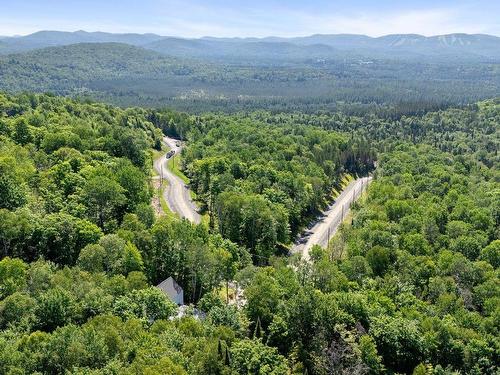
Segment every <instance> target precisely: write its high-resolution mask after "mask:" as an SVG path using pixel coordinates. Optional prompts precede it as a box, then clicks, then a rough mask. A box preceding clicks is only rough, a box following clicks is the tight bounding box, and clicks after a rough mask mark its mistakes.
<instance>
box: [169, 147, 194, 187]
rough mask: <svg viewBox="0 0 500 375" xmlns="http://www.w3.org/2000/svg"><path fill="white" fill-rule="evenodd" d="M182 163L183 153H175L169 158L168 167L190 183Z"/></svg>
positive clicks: (186, 182)
mask: <svg viewBox="0 0 500 375" xmlns="http://www.w3.org/2000/svg"><path fill="white" fill-rule="evenodd" d="M181 163H182V160H181V155H179V154H175V155H174V156H173V157H171V158H170V159H168V161H167V167H168V169H169V170H170V171H172V173H173V174H175V175H176V176H177V177H179V178H180V179H181V180H182V181H183V182H184V183H185V184H186V185H187V184H189V178H187V176H186V175H185V174H184V173H182V171H181V170H180V166H181Z"/></svg>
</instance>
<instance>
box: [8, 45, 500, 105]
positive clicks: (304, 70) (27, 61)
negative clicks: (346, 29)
mask: <svg viewBox="0 0 500 375" xmlns="http://www.w3.org/2000/svg"><path fill="white" fill-rule="evenodd" d="M190 42H191V41H190ZM158 43H162V41H159V42H158ZM192 43H195V44H197V43H208V42H207V41H204V42H199V41H192ZM220 43H222V42H220ZM224 43H229V45H230V46H231V45H233V43H231V42H224ZM276 44H277V45H278V46H280V49H284V50H285V51H288V52H287V53H285V56H282V58H281V59H278V60H276V59H273V58H269V57H261V58H258V57H256V56H253V55H251V54H250V55H248V54H247V55H241V54H240V55H238V54H236V55H235V57H234V58H226V57H224V59H223V60H220V59H219V60H216V61H213V60H211V59H206V58H201V57H200V56H197V55H195V56H190V55H188V56H184V55H182V54H178V53H177V54H175V53H174V51H173V50H170V49H169V48H166V49H164V50H163V54H160V53H157V52H154V51H152V50H148V49H145V48H142V47H138V46H132V45H128V44H122V43H80V44H72V45H65V46H57V47H49V48H44V49H37V50H33V51H29V52H24V53H17V54H10V55H5V56H0V89H1V90H8V91H10V92H22V91H25V90H26V91H35V92H52V93H56V94H60V95H70V96H73V97H91V98H93V99H94V100H95V99H98V100H102V101H106V102H110V103H113V104H117V105H122V106H131V105H132V106H133V105H143V106H148V107H162V106H168V107H174V108H176V109H180V110H185V111H189V112H190V113H193V112H195V113H203V112H206V111H224V112H238V111H240V110H246V111H253V110H256V109H259V110H260V109H268V110H272V111H275V112H276V111H278V112H283V111H295V110H299V111H303V112H311V113H316V112H317V111H319V110H321V111H324V110H329V111H337V110H339V109H340V110H343V111H344V112H345V111H347V112H348V113H352V112H353V111H359V110H364V112H365V113H367V112H371V111H372V110H373V109H377V108H380V107H384V108H391V107H394V108H395V109H394V110H393V111H394V113H396V114H399V113H402V114H416V113H418V112H419V111H420V112H422V111H426V110H431V109H439V108H445V107H447V106H450V105H463V104H466V103H471V102H475V101H477V100H480V99H483V98H489V97H494V96H498V94H499V92H500V78H499V77H500V75H499V74H498V71H499V64H498V61H497V60H495V59H480V60H478V61H473V62H471V61H466V60H465V61H464V60H461V59H449V58H448V59H446V60H445V61H444V62H443V61H427V60H425V59H421V58H420V57H419V56H417V57H414V58H411V59H408V60H406V59H404V60H401V59H397V58H395V57H394V56H392V57H388V56H385V57H383V56H382V57H373V58H370V59H368V60H366V59H365V58H361V57H359V56H348V57H345V58H344V57H342V56H337V55H334V56H328V57H322V58H320V57H318V52H317V51H315V50H314V49H319V50H321V49H322V48H321V47H314V46H305V47H300V46H296V45H292V47H290V46H287V45H285V46H283V44H282V43H281V44H280V43H276ZM249 45H251V44H249V43H243V46H244V47H245V48H249V47H248V46H249ZM273 46H274V44H271V43H264V42H260V43H259V44H257V46H255V47H254V48H253V51H257V52H259V51H260V53H262V54H265V53H269V54H271V55H272V53H271V52H272V51H274V50H275V49H276V48H275V47H273ZM0 48H1V46H0ZM311 48H312V49H313V51H308V50H309V49H311ZM208 49H209V50H210V48H208ZM302 49H305V50H306V53H305V54H304V53H303V52H304V51H302ZM297 50H301V51H302V53H303V55H302V56H300V55H299V56H294V53H297ZM266 51H267V52H266ZM294 51H295V52H294ZM202 54H204V56H206V54H207V51H206V49H204V50H203V51H202ZM289 55H292V56H289ZM195 58H196V59H195Z"/></svg>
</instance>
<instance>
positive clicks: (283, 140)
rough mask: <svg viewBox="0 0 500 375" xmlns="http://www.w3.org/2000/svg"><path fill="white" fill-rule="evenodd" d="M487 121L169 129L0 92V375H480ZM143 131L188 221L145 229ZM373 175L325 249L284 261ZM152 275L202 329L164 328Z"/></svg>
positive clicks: (250, 123) (219, 120)
mask: <svg viewBox="0 0 500 375" xmlns="http://www.w3.org/2000/svg"><path fill="white" fill-rule="evenodd" d="M417 112H418V111H417ZM499 123H500V104H499V101H498V99H497V100H489V101H484V102H479V103H477V104H475V105H469V106H464V107H462V108H458V109H453V108H452V109H448V110H443V111H436V112H429V113H425V114H422V115H415V116H402V115H401V114H399V115H397V116H395V115H394V108H388V107H384V106H380V107H379V110H378V111H377V112H374V113H371V114H365V113H361V114H346V113H326V112H324V113H315V114H305V113H299V112H295V113H270V112H265V111H258V112H250V113H238V114H233V115H225V114H203V115H189V114H184V113H179V112H175V111H171V110H164V109H162V110H155V109H142V108H128V109H121V108H117V107H113V106H110V105H106V104H100V103H94V102H91V101H76V100H72V99H67V98H62V97H56V96H53V95H37V94H21V95H10V94H1V95H0V172H1V173H0V251H2V257H1V260H0V373H5V374H33V373H40V374H59V373H64V374H143V373H144V374H200V375H201V374H262V375H264V374H273V375H278V374H279V375H281V374H304V373H307V374H318V375H322V374H332V373H333V374H343V373H344V374H345V373H347V374H382V373H389V374H396V373H409V374H411V373H414V374H427V373H433V374H450V375H451V374H454V373H457V372H459V373H467V374H496V373H497V372H498V368H499V365H500V364H499V361H498V358H500V355H499V354H500V342H499V339H498V337H499V328H500V327H499V325H498V322H499V316H500V315H499V314H500V298H499V296H500V283H499V266H500V242H499V235H500V232H499V224H500V213H499V209H498V208H499V207H500V193H499V191H500V187H499V172H498V166H499V155H498V149H499V142H500V140H499V136H500V126H499ZM162 132H163V133H165V134H168V135H171V136H176V137H179V138H181V139H183V140H185V141H186V148H185V151H184V152H183V153H182V155H181V158H182V169H183V171H184V173H186V174H187V176H188V177H189V178H190V187H191V188H192V189H193V190H194V192H195V193H196V195H197V199H198V200H199V202H200V204H202V205H203V207H202V208H203V209H204V210H205V212H206V213H207V214H208V217H209V220H208V221H209V224H208V225H207V224H205V223H204V224H200V225H194V224H191V223H190V222H188V221H186V220H178V219H176V218H175V217H173V215H167V216H166V217H156V216H155V214H154V211H153V209H152V207H151V197H152V195H153V192H152V189H151V187H150V183H149V182H150V178H151V164H152V156H153V150H154V149H156V150H160V148H161V143H160V140H161V136H162ZM374 161H376V163H375V164H376V165H377V168H376V170H375V172H374V173H375V181H374V182H373V183H372V185H371V186H370V188H369V190H368V193H367V194H366V195H365V196H364V198H363V199H362V200H361V201H360V202H359V203H356V204H355V211H354V213H353V215H352V217H349V219H348V220H347V221H346V222H345V224H344V225H343V226H342V229H341V230H340V232H339V233H337V235H336V237H335V238H334V240H333V241H332V242H331V244H330V246H329V248H328V249H321V248H318V247H316V248H314V249H313V251H312V252H311V254H310V255H311V262H304V261H301V260H300V259H299V258H297V257H294V256H289V255H288V254H287V249H288V247H289V245H290V242H291V240H292V239H293V237H294V235H295V234H296V233H297V231H298V230H299V228H301V227H302V226H304V225H306V224H307V223H308V221H309V220H310V219H311V217H312V216H313V215H314V214H315V213H316V212H317V211H318V210H320V209H321V208H322V207H324V205H325V203H326V200H327V199H329V197H330V195H331V192H332V188H334V187H336V188H338V182H339V181H340V177H341V175H342V173H350V174H365V173H367V172H369V171H372V170H373V167H374ZM169 276H173V277H174V278H175V279H176V280H177V282H178V283H179V284H180V285H181V286H182V287H183V288H184V298H185V301H186V303H190V304H192V307H196V308H197V309H199V310H201V311H203V313H204V314H203V315H202V319H196V318H194V317H193V314H194V311H193V309H192V307H190V308H188V309H187V311H186V313H185V316H184V317H182V318H176V316H177V313H178V309H177V306H176V305H174V303H173V302H172V301H170V299H169V298H167V297H166V296H165V295H164V294H163V293H162V292H161V291H160V290H159V289H157V288H155V287H154V286H155V285H157V284H158V283H159V282H161V281H162V280H164V279H166V278H167V277H169ZM234 282H237V283H238V284H239V286H240V287H241V288H242V296H241V297H242V298H240V300H239V301H238V303H234V302H233V303H228V301H229V297H230V296H234V294H235V290H234V289H233V288H234Z"/></svg>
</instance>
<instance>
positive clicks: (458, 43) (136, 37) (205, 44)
mask: <svg viewBox="0 0 500 375" xmlns="http://www.w3.org/2000/svg"><path fill="white" fill-rule="evenodd" d="M109 42H115V43H124V44H129V45H133V46H140V47H143V48H145V49H150V50H153V51H156V52H160V53H162V54H165V55H171V56H177V57H195V58H208V59H230V60H234V59H236V60H239V59H274V60H276V59H277V60H280V59H292V60H293V59H311V58H313V59H320V58H328V59H331V58H348V57H359V58H398V59H399V58H401V59H413V58H429V59H440V58H442V59H448V58H450V57H453V58H456V59H464V60H477V59H480V60H484V59H486V60H498V59H500V38H499V37H496V36H492V35H484V34H449V35H438V36H431V37H425V36H422V35H415V34H394V35H386V36H382V37H378V38H372V37H369V36H366V35H355V34H334V35H321V34H318V35H311V36H305V37H295V38H281V37H267V38H215V37H204V38H199V39H187V38H178V37H165V36H160V35H156V34H113V33H105V32H86V31H75V32H62V31H39V32H36V33H34V34H30V35H26V36H16V37H0V53H1V54H10V53H16V52H25V51H30V50H34V49H39V48H44V47H54V46H64V45H70V44H77V43H109Z"/></svg>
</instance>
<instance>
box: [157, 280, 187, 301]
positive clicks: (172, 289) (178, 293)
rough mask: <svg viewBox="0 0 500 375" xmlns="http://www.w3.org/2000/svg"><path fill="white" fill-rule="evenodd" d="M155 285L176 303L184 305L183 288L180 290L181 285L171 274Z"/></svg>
mask: <svg viewBox="0 0 500 375" xmlns="http://www.w3.org/2000/svg"><path fill="white" fill-rule="evenodd" d="M156 287H157V288H160V290H161V291H162V292H163V293H165V294H166V295H167V297H168V298H170V299H171V300H172V301H174V302H175V303H176V304H177V305H179V306H180V305H184V290H182V287H181V286H180V285H179V284H177V282H176V281H175V280H174V279H173V277H172V276H170V277H169V278H168V279H166V280H163V281H162V282H161V283H159V284H158V285H157V286H156Z"/></svg>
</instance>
